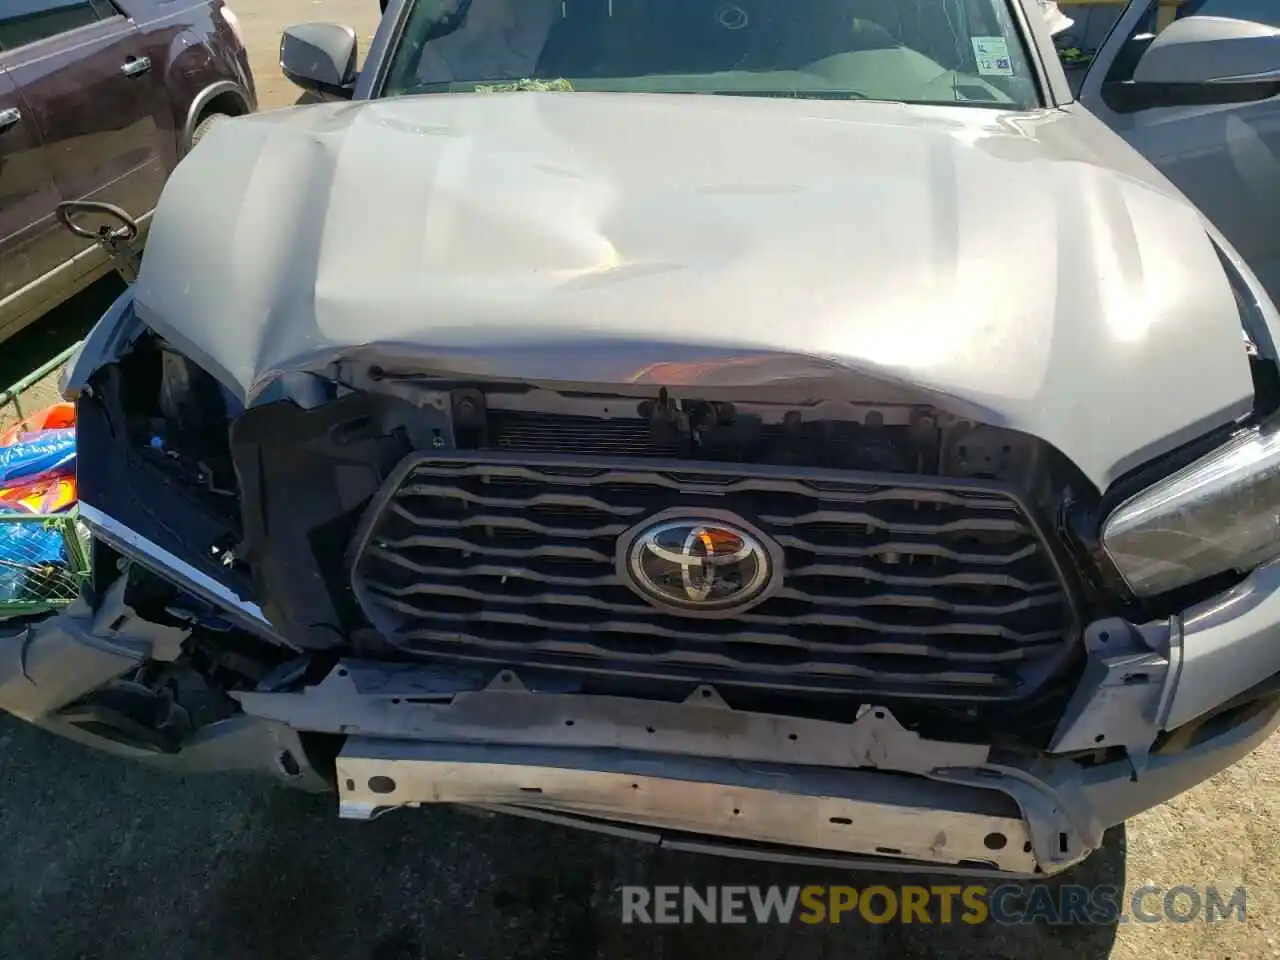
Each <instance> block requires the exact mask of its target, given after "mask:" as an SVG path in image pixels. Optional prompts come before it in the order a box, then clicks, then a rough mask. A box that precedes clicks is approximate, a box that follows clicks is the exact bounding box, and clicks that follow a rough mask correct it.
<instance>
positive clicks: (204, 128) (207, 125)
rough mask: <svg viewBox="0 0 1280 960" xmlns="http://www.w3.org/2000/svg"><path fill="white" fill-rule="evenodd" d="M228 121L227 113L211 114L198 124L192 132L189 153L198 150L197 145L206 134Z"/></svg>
mask: <svg viewBox="0 0 1280 960" xmlns="http://www.w3.org/2000/svg"><path fill="white" fill-rule="evenodd" d="M226 119H228V117H227V115H226V114H225V113H211V114H209V115H208V116H207V117H205V118H204V119H202V120H201V121H200V122H199V123H197V124H196V128H195V129H194V130H192V131H191V146H189V147H188V148H187V152H188V153H190V152H191V151H192V150H194V149H195V148H196V144H197V143H199V142H200V141H201V140H202V139H203V138H204V135H205V134H206V133H208V132H209V131H210V130H212V129H213V128H214V127H215V126H216V125H217V124H219V123H221V122H222V121H223V120H226Z"/></svg>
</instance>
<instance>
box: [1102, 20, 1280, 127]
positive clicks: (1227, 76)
mask: <svg viewBox="0 0 1280 960" xmlns="http://www.w3.org/2000/svg"><path fill="white" fill-rule="evenodd" d="M1104 92H1105V94H1106V95H1107V100H1108V103H1110V104H1111V105H1112V107H1113V108H1114V109H1116V110H1119V111H1121V112H1133V111H1135V110H1145V109H1149V108H1151V107H1171V106H1190V105H1211V104H1224V103H1247V102H1249V101H1253V100H1266V99H1268V98H1269V97H1273V96H1276V95H1277V94H1280V29H1277V28H1276V27H1271V26H1267V25H1265V24H1261V23H1253V22H1250V21H1248V20H1233V19H1231V18H1229V17H1201V16H1190V17H1184V18H1182V19H1181V20H1175V21H1174V22H1173V23H1171V24H1169V26H1167V27H1165V29H1164V30H1162V31H1160V33H1159V34H1157V35H1156V36H1155V38H1154V39H1152V40H1151V42H1150V45H1149V46H1148V47H1147V49H1146V50H1145V51H1143V53H1142V56H1141V57H1140V58H1139V59H1138V63H1137V65H1136V66H1135V67H1134V71H1133V79H1132V80H1131V81H1125V82H1120V83H1109V84H1107V89H1106V90H1105V91H1104Z"/></svg>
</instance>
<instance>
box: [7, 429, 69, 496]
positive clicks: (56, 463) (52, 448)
mask: <svg viewBox="0 0 1280 960" xmlns="http://www.w3.org/2000/svg"><path fill="white" fill-rule="evenodd" d="M75 463H76V431H75V428H74V427H68V428H66V429H63V430H40V431H38V432H36V433H27V434H23V435H22V436H21V437H20V438H18V440H17V441H16V442H15V443H13V444H11V445H10V446H7V447H2V448H0V486H8V485H9V484H11V483H14V482H15V481H18V480H27V479H30V478H32V477H35V476H37V475H39V474H42V473H53V472H59V473H74V472H75Z"/></svg>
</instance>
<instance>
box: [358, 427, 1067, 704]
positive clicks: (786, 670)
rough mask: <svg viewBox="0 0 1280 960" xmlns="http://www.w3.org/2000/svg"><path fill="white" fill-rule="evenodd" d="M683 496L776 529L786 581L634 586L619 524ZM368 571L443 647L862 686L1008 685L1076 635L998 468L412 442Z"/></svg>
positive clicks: (918, 689) (454, 656) (367, 593)
mask: <svg viewBox="0 0 1280 960" xmlns="http://www.w3.org/2000/svg"><path fill="white" fill-rule="evenodd" d="M671 508H680V510H681V511H684V512H687V513H688V514H689V515H692V516H697V515H698V512H699V511H700V510H702V511H708V510H714V511H717V513H718V514H720V515H723V513H724V512H729V513H731V514H734V515H736V516H738V517H741V518H742V519H744V520H745V521H747V522H748V523H750V524H753V525H755V526H756V527H757V528H758V529H759V530H761V531H762V532H764V533H765V534H766V535H767V536H768V537H770V538H771V539H773V540H774V541H776V542H777V544H778V545H779V546H780V547H781V548H782V552H783V555H784V557H785V567H786V573H785V579H784V581H783V583H782V586H781V588H780V589H778V590H777V591H776V592H774V593H772V594H771V595H770V596H769V597H768V599H766V600H765V601H764V602H763V603H760V604H759V605H758V606H755V607H753V608H751V609H749V610H747V611H746V612H745V613H739V614H736V615H733V616H729V617H725V618H711V619H708V618H691V617H687V616H681V615H678V614H674V613H670V612H666V611H663V610H659V609H657V608H655V607H653V606H650V605H649V604H648V603H646V602H645V601H644V600H642V599H641V598H640V597H638V596H637V595H636V594H635V593H634V592H632V590H630V589H629V588H628V587H627V586H626V584H625V583H624V582H623V580H622V578H621V576H620V575H619V573H618V572H617V569H616V563H615V553H616V548H617V543H618V539H619V537H620V535H622V534H624V533H625V532H626V531H628V530H630V529H632V528H633V527H634V526H635V525H636V524H638V523H641V522H643V521H644V520H645V519H646V518H647V517H650V516H653V515H656V514H658V513H661V512H663V511H666V510H670V509H671ZM352 570H353V574H352V575H353V587H354V589H355V593H356V596H357V598H358V600H359V602H360V604H361V606H362V608H363V610H364V612H365V614H366V616H368V618H369V620H370V621H371V623H372V624H373V625H374V627H375V628H376V629H378V630H379V631H381V632H382V633H383V634H384V635H385V636H386V638H387V639H388V641H389V642H391V643H393V644H395V645H396V646H398V647H400V648H402V649H404V650H406V651H410V652H412V653H415V654H419V655H425V656H430V657H433V658H436V659H448V660H467V661H482V662H488V663H492V664H501V665H504V666H512V667H517V666H521V665H527V666H538V667H547V668H556V669H560V670H566V669H568V670H575V671H588V672H607V673H610V674H613V675H615V676H616V675H618V674H624V675H632V676H635V677H644V678H650V679H653V680H666V681H670V680H680V681H697V682H714V683H717V684H730V685H734V684H738V685H748V686H752V687H768V688H776V689H779V690H793V691H802V690H803V691H823V692H825V693H839V694H842V695H853V694H856V693H860V692H874V693H877V694H902V695H915V696H918V695H922V694H923V695H933V696H939V697H953V698H964V699H987V700H990V699H997V700H999V699H1010V698H1014V697H1018V696H1020V695H1023V694H1025V693H1026V692H1028V682H1029V681H1028V678H1029V677H1031V676H1033V675H1041V676H1043V675H1044V674H1045V673H1046V672H1047V671H1046V668H1047V667H1048V666H1051V664H1049V661H1051V660H1055V659H1057V658H1059V657H1062V656H1064V655H1065V653H1066V651H1067V648H1068V645H1069V644H1070V643H1071V639H1072V637H1073V636H1074V617H1073V612H1072V607H1071V604H1070V601H1069V598H1068V594H1067V591H1066V589H1065V587H1064V581H1063V578H1062V575H1061V571H1060V569H1059V567H1058V565H1057V564H1056V562H1055V561H1054V558H1053V556H1052V554H1051V552H1050V550H1049V549H1048V547H1047V544H1046V541H1045V538H1044V537H1043V535H1042V533H1041V532H1040V531H1039V530H1038V529H1037V527H1036V526H1035V524H1034V523H1033V522H1032V520H1031V518H1030V516H1029V513H1028V511H1027V510H1026V509H1024V507H1023V506H1022V505H1021V504H1020V503H1019V501H1018V500H1017V499H1016V498H1015V497H1014V495H1013V494H1012V493H1011V492H1010V491H1009V490H1008V489H1007V488H1006V487H1004V486H1002V485H1000V484H998V483H995V482H988V481H967V480H951V479H935V478H930V477H914V476H901V475H888V474H854V473H848V472H842V471H829V470H816V469H812V470H802V471H801V470H797V469H796V468H793V467H792V468H771V467H765V466H760V465H751V466H744V465H741V464H731V465H730V464H725V465H719V464H703V463H689V462H687V461H685V462H678V461H655V460H649V459H644V460H635V459H633V460H624V459H615V460H608V461H598V460H596V461H588V460H584V459H583V458H573V457H569V456H564V457H556V456H551V455H541V456H537V457H529V456H527V455H526V456H524V457H522V458H521V459H519V460H516V459H513V458H512V456H511V455H510V454H501V453H478V452H460V453H456V454H446V455H423V456H417V455H415V457H413V458H411V460H410V461H407V462H406V463H405V464H403V465H402V466H401V467H400V469H398V470H397V471H396V475H395V476H394V477H393V478H392V479H391V480H390V481H389V482H388V484H387V488H386V489H385V490H384V492H383V494H382V495H381V496H380V497H379V498H378V499H377V501H376V502H375V504H374V505H373V506H372V507H371V508H370V513H369V515H368V516H367V517H366V520H365V524H364V526H363V528H362V532H361V534H360V536H359V537H358V539H357V545H356V552H355V556H354V558H353V566H352Z"/></svg>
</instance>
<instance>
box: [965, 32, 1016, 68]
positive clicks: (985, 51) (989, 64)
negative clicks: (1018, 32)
mask: <svg viewBox="0 0 1280 960" xmlns="http://www.w3.org/2000/svg"><path fill="white" fill-rule="evenodd" d="M973 56H974V59H975V60H977V61H978V74H979V75H980V76H983V77H1012V76H1013V61H1012V60H1010V59H1009V41H1008V40H1006V39H1005V38H1004V37H974V38H973Z"/></svg>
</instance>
